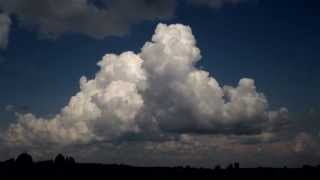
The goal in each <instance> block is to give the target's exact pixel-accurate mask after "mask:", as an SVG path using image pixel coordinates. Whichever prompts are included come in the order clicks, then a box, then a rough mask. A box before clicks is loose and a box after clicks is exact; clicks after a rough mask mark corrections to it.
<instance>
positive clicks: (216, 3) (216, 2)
mask: <svg viewBox="0 0 320 180" xmlns="http://www.w3.org/2000/svg"><path fill="white" fill-rule="evenodd" d="M247 1H250V0H190V2H191V3H193V4H195V5H207V6H209V7H211V8H221V7H223V6H225V5H228V4H230V5H236V4H239V3H242V2H247Z"/></svg>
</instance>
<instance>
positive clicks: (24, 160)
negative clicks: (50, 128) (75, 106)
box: [16, 153, 33, 167]
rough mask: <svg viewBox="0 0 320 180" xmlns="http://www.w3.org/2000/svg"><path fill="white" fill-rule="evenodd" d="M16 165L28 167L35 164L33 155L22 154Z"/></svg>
mask: <svg viewBox="0 0 320 180" xmlns="http://www.w3.org/2000/svg"><path fill="white" fill-rule="evenodd" d="M16 163H17V165H19V166H25V167H28V166H30V165H32V164H33V160H32V157H31V155H29V154H28V153H22V154H20V155H19V156H18V157H17V159H16Z"/></svg>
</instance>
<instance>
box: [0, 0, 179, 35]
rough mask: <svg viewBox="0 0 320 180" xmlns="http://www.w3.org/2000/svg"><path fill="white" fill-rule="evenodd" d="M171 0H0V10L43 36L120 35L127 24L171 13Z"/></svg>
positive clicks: (128, 25) (167, 15)
mask: <svg viewBox="0 0 320 180" xmlns="http://www.w3.org/2000/svg"><path fill="white" fill-rule="evenodd" d="M174 4H175V1H174V0H153V1H146V0H111V1H110V0H10V1H8V0H0V10H2V11H3V12H6V13H8V14H11V15H14V16H16V17H17V19H18V21H19V23H20V24H21V25H22V26H23V27H27V28H30V29H36V31H38V32H40V33H41V34H42V35H46V37H51V38H55V37H58V36H60V35H62V34H65V33H70V32H73V33H80V34H84V35H88V36H90V37H93V38H97V39H101V38H104V37H107V36H122V35H124V34H126V33H127V32H128V30H129V28H130V26H131V25H133V24H136V23H141V22H143V21H146V20H155V19H162V18H168V17H171V16H172V15H173V14H174V8H175V5H174Z"/></svg>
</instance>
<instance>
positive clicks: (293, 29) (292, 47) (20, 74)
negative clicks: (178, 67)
mask: <svg viewBox="0 0 320 180" xmlns="http://www.w3.org/2000/svg"><path fill="white" fill-rule="evenodd" d="M53 1H55V0H43V1H39V0H10V1H9V0H8V1H5V0H0V12H1V13H0V130H1V131H0V136H1V137H0V146H1V145H2V143H3V142H2V135H3V134H6V133H7V132H8V131H6V130H7V128H8V126H9V125H14V122H16V121H17V117H16V116H15V112H18V113H20V114H24V113H32V114H34V115H36V116H37V117H43V118H44V119H47V120H48V119H50V118H48V117H53V116H54V115H56V114H57V113H59V112H60V110H61V108H63V107H65V106H66V105H67V104H68V102H69V99H70V97H72V96H74V95H75V94H76V93H77V92H79V79H80V77H81V76H87V77H88V78H94V77H95V73H96V72H97V71H98V70H99V67H98V66H97V65H96V63H97V62H99V61H100V60H101V59H102V57H103V56H104V55H105V54H107V53H116V54H119V53H122V52H124V51H134V52H136V53H138V52H140V49H141V48H142V46H143V45H144V44H145V42H146V41H150V40H151V37H152V35H153V34H154V30H155V28H156V26H157V24H158V23H160V22H162V23H166V24H175V23H181V24H185V25H189V26H190V27H191V28H192V31H193V35H194V36H195V38H196V41H197V46H198V47H199V49H200V50H201V55H202V59H201V61H199V62H198V64H197V65H196V66H197V67H199V68H201V69H204V70H206V71H208V72H209V73H210V75H211V76H213V77H214V78H215V79H216V80H217V81H218V82H219V83H220V85H221V86H224V85H232V86H237V84H238V81H239V79H241V78H244V77H247V78H252V79H254V80H255V82H256V87H257V91H258V92H263V93H264V94H265V95H266V96H267V101H268V103H269V106H270V109H271V110H276V112H277V113H279V114H281V112H282V113H283V111H281V110H279V109H280V108H281V107H286V108H288V110H289V118H288V119H289V122H287V121H286V120H287V118H286V117H285V118H282V116H280V115H279V114H278V115H279V117H280V118H279V119H278V117H276V118H274V119H276V120H279V121H280V122H274V121H273V120H272V118H270V117H271V116H269V115H270V114H272V113H270V111H269V110H270V109H267V110H266V109H263V111H262V114H263V115H262V116H261V117H264V118H265V117H266V118H265V119H267V120H270V121H268V123H270V124H271V125H270V127H273V126H274V125H276V126H277V127H275V128H274V127H273V128H271V130H270V129H267V128H266V129H267V130H266V131H261V132H257V131H255V132H254V133H253V134H250V132H249V133H247V134H245V133H244V134H241V133H238V134H237V132H241V130H242V129H241V128H244V130H243V132H245V131H246V130H247V129H246V127H251V125H253V126H252V127H255V126H254V125H255V124H254V122H258V120H259V118H258V120H257V119H254V120H253V121H252V119H251V120H250V118H249V120H248V121H246V122H247V123H248V124H244V125H243V126H241V125H242V124H241V123H239V124H236V125H239V127H237V126H236V125H235V126H230V127H229V128H230V129H231V130H229V131H228V128H225V129H223V128H221V133H220V134H219V131H217V132H213V131H212V132H210V131H208V132H207V131H206V130H208V129H209V130H210V127H208V129H205V130H203V129H200V130H199V129H195V130H194V131H191V132H189V134H183V133H181V132H180V131H177V132H175V133H173V134H172V132H171V131H170V130H171V129H169V131H168V132H167V131H166V130H167V129H165V128H164V129H161V128H162V127H160V126H159V129H161V132H164V133H165V135H166V136H165V137H164V139H161V138H159V139H160V140H159V139H157V138H155V139H156V140H155V141H154V142H153V141H152V140H153V139H152V138H153V136H155V137H157V135H158V134H157V133H159V132H158V131H156V132H155V133H154V132H153V133H154V134H153V133H151V135H150V136H151V137H150V139H152V140H151V141H150V142H149V140H150V139H148V138H149V134H148V133H149V131H148V130H149V129H147V128H145V129H147V131H145V132H144V131H142V133H141V134H131V133H132V132H131V131H129V133H128V134H125V133H124V134H125V135H124V136H123V137H121V138H123V139H125V140H127V139H126V138H128V139H129V140H128V141H126V143H124V144H121V143H119V144H120V145H119V144H112V145H110V144H108V143H106V142H104V141H102V142H98V141H97V142H96V141H90V143H88V144H82V145H79V144H77V143H78V142H77V141H75V142H76V143H75V144H72V143H71V145H70V146H67V147H64V146H63V145H64V144H63V143H61V144H62V145H61V144H59V143H60V142H59V143H58V145H57V144H53V146H50V148H48V149H49V150H50V151H51V150H52V151H51V152H55V151H58V152H66V153H68V152H70V153H71V154H72V155H75V156H76V157H78V158H80V159H81V158H82V159H81V160H84V161H86V160H88V161H103V162H105V161H107V162H108V161H110V162H112V163H114V162H120V163H123V162H124V163H132V164H138V165H145V164H147V165H148V164H150V165H168V164H169V165H177V162H181V163H184V164H195V165H198V166H199V165H200V166H202V165H203V166H211V165H212V163H213V162H212V161H211V160H212V159H214V160H216V162H218V163H220V162H221V163H227V162H229V161H230V160H232V161H234V160H239V161H241V160H242V161H243V162H244V163H246V165H247V166H251V165H252V166H257V165H260V164H259V163H260V162H261V163H264V164H266V165H275V166H277V165H281V166H282V165H284V164H290V165H292V166H297V165H300V164H301V163H302V162H303V163H315V160H317V158H319V157H320V154H319V153H314V152H319V149H320V139H319V137H320V136H319V135H320V133H319V132H320V131H319V129H320V121H319V120H320V119H319V117H320V104H319V102H320V96H319V92H320V79H319V77H320V61H319V59H320V46H319V42H320V24H319V20H320V2H319V1H316V0H243V1H241V0H240V1H239V2H238V1H234V2H236V3H234V4H232V3H231V4H230V1H225V0H201V2H200V1H196V0H187V1H186V0H161V1H159V0H153V1H143V0H134V1H133V0H121V1H111V0H89V1H90V2H95V5H96V6H94V8H93V9H92V7H93V6H92V4H90V5H89V4H87V3H86V2H87V1H85V0H81V1H80V0H79V1H64V0H60V1H55V2H57V3H55V4H54V5H52V2H53ZM40 2H41V3H40ZM83 2H85V3H83ZM216 2H225V4H223V5H222V6H217V5H216V4H215V3H216ZM81 3H82V4H81ZM53 7H54V8H53ZM95 12H98V13H97V14H95ZM105 12H108V13H110V14H111V15H112V17H111V18H110V17H109V16H106V15H105ZM6 14H8V15H9V16H8V15H6ZM6 16H7V18H6ZM113 18H114V19H113ZM6 19H7V20H6ZM10 21H11V25H10V23H8V22H10ZM8 24H9V26H10V28H9V38H8V45H7V47H5V48H4V47H2V46H4V45H3V44H1V43H3V39H5V38H4V36H3V34H5V33H3V32H4V30H5V29H6V28H8V27H9V26H8ZM175 28H176V27H175ZM180 28H181V27H180ZM183 28H184V27H183ZM183 30H185V29H183ZM1 41H2V42H1ZM156 65H157V64H156ZM121 72H122V71H121ZM183 82H184V81H183ZM244 84H248V81H246V82H245V83H244ZM249 84H250V82H249ZM153 85H154V84H153ZM156 85H157V84H156ZM201 85H203V84H201ZM108 87H109V85H108ZM155 87H158V86H155ZM155 89H156V88H155ZM155 91H156V90H155ZM160 91H161V90H160ZM160 91H159V92H160ZM201 92H205V91H201ZM210 92H213V91H210ZM146 94H147V93H146ZM151 94H152V93H151ZM204 94H205V93H204ZM147 95H148V94H147ZM174 95H175V94H174V93H173V96H174ZM239 96H241V95H239ZM188 97H190V96H188ZM204 97H206V96H204ZM90 98H92V97H90ZM143 98H146V99H147V98H148V96H146V95H145V94H144V95H143ZM255 98H256V99H259V98H260V99H263V98H261V97H258V98H257V97H255ZM255 98H253V99H254V100H256V99H255ZM159 99H160V98H159ZM190 99H191V98H190ZM147 100H148V99H147ZM157 100H158V99H157ZM90 101H91V100H90ZM168 101H170V100H168ZM160 102H162V101H160ZM182 102H183V103H184V101H182ZM201 102H202V101H201ZM208 102H209V101H208ZM157 103H158V102H156V103H155V104H157ZM210 103H211V101H210ZM80 104H81V103H80ZM151 104H152V103H151ZM164 104H165V103H164ZM213 104H214V103H213ZM157 105H159V107H160V110H162V109H166V108H167V107H165V108H163V106H160V105H163V104H161V103H159V104H157ZM179 105H180V104H179ZM210 105H211V104H210ZM110 106H111V105H110ZM223 106H224V104H223ZM240 106H241V105H240ZM76 107H77V106H76ZM178 107H179V106H178ZM182 107H183V106H182ZM192 107H193V106H192ZM235 107H236V108H237V107H238V106H235ZM249 107H250V106H249ZM161 108H162V109H161ZM98 109H99V108H98ZM106 109H107V108H106ZM146 109H147V110H148V108H146ZM150 109H151V108H150ZM177 109H179V108H177ZM195 109H196V108H195ZM240 109H241V107H240ZM253 109H254V108H253ZM257 109H259V107H258V108H257ZM107 110H108V109H107ZM192 110H193V109H192ZM282 110H283V109H282ZM151 111H152V110H151ZM75 112H76V113H77V111H76V110H75ZM139 112H140V111H139ZM165 112H166V111H165ZM168 112H169V111H168ZM177 112H179V111H177ZM181 112H182V111H181ZM76 113H74V114H76ZM260 113H261V112H260ZM71 114H72V113H71ZM93 114H94V113H93ZM141 114H143V113H141ZM146 114H147V115H150V114H151V115H153V112H151V113H149V114H148V113H146ZM181 114H182V115H181ZM181 114H174V115H175V116H179V117H181V119H183V118H185V116H187V115H185V116H184V114H183V113H181ZM284 114H285V115H286V111H285V112H284ZM59 115H61V114H59ZM107 115H109V114H107ZM180 115H181V116H180ZM236 115H237V114H236ZM260 115H261V114H260ZM169 116H170V114H169ZM110 117H113V116H110ZM146 117H147V118H149V116H146ZM219 117H220V116H219ZM259 117H260V116H259ZM59 118H60V117H59ZM59 118H52V119H53V120H52V119H51V122H52V121H54V120H55V121H58V122H59V123H61V122H60V121H65V120H66V121H68V120H70V119H68V118H65V117H62V118H60V119H59ZM85 118H87V117H85ZM85 118H84V119H85ZM104 118H106V119H104ZM108 118H109V116H106V117H102V118H100V119H99V118H96V119H95V120H96V121H93V122H94V123H95V122H98V123H99V120H101V119H102V121H103V123H104V121H105V122H109V120H110V119H108ZM188 118H189V119H191V120H192V118H193V117H188ZM211 118H212V117H211ZM214 118H215V117H214ZM214 118H213V119H214ZM254 118H256V117H254ZM22 119H23V118H22ZM31 119H32V118H31ZM57 119H58V120H57ZM97 119H98V120H97ZM142 119H143V118H142ZM149 119H151V118H149ZM159 119H160V120H161V117H160V118H159ZM239 119H240V120H239V122H242V121H241V120H242V117H239ZM32 120H33V122H30V119H29V120H28V117H27V118H26V120H25V122H22V123H20V122H19V123H17V124H16V125H17V126H21V125H22V126H26V127H23V128H24V129H23V128H22V130H24V131H22V130H21V129H19V127H18V128H11V129H10V128H9V129H10V130H12V132H13V135H12V137H13V140H15V139H14V138H16V137H18V138H19V137H20V136H19V135H21V137H22V139H23V138H24V137H26V138H25V139H26V142H27V144H28V143H29V144H32V143H35V144H34V147H31V146H30V148H31V150H34V151H33V152H39V153H38V154H42V155H43V154H44V156H42V157H45V156H46V155H48V152H47V151H46V150H47V144H46V143H47V142H50V143H51V140H52V139H54V140H55V138H56V137H59V135H61V134H60V132H59V131H57V132H55V130H56V129H54V128H53V130H52V131H51V129H50V130H48V129H49V128H47V127H51V126H53V127H55V126H54V125H56V124H54V123H53V125H52V124H49V123H50V122H49V121H45V122H49V123H48V124H46V123H44V121H43V119H37V118H34V119H32ZM71 120H72V119H71ZM85 120H87V119H85ZM169 120H172V119H169ZM176 120H177V122H174V123H176V124H174V125H180V124H183V122H187V123H188V122H189V121H188V120H186V121H179V120H180V119H179V118H177V119H176ZM255 120H257V121H255ZM68 122H69V121H68ZM68 122H66V124H67V123H68ZM70 122H71V121H70ZM74 122H75V121H73V122H72V123H74ZM88 122H89V121H88ZM110 122H113V121H110ZM159 122H161V121H159ZM190 122H191V121H190ZM28 123H30V124H28ZM33 123H34V124H33ZM72 123H71V125H75V124H72ZM86 123H87V122H86ZM103 123H102V125H103ZM273 123H274V124H273ZM277 123H279V124H277ZM61 124H62V125H61ZM61 124H60V125H61V126H63V125H65V124H64V123H63V122H62V123H61ZM88 124H89V123H88ZM111 124H112V123H111ZM120 124H121V123H120ZM150 124H152V123H150ZM191 124H192V123H191ZM33 125H35V127H36V128H34V126H33ZM58 125H59V124H58ZM77 125H78V124H77ZM98 125H99V124H98ZM107 125H109V124H107ZM139 125H140V124H139ZM143 125H145V124H143ZM152 125H153V124H152ZM169 125H171V124H170V123H169ZM231 125H232V123H231ZM17 126H16V127H17ZM115 126H116V127H115V129H117V124H116V125H115ZM157 126H158V125H157ZM213 126H214V128H217V127H218V128H220V126H219V124H218V126H217V127H215V124H214V125H213ZM77 127H78V126H77ZM88 127H89V126H88ZM93 127H94V128H96V124H94V125H93V126H92V127H91V126H90V127H89V128H93ZM130 127H131V126H130ZM147 127H149V126H147ZM222 127H223V126H222ZM37 128H39V129H40V130H39V129H37ZM41 128H42V129H41ZM73 128H74V127H73V126H71V130H74V129H73ZM103 128H107V127H104V126H103ZM112 128H113V127H111V128H110V129H111V130H110V129H107V130H110V131H112ZM237 128H238V129H237ZM75 129H76V130H77V128H75ZM191 129H192V128H191ZM249 129H250V128H249ZM63 130H65V129H62V132H63V133H64V131H63ZM67 130H70V129H67ZM100 130H101V129H99V127H98V131H97V132H96V129H93V130H92V132H93V133H97V134H98V133H100ZM103 130H104V129H103ZM153 130H154V129H152V128H151V130H150V132H151V131H153ZM179 130H180V129H179ZM183 130H184V129H183V128H182V132H184V131H183ZM197 130H198V131H197ZM201 130H202V131H201ZM224 130H227V131H226V132H223V131H224ZM232 130H235V131H237V130H238V131H237V132H234V134H233V132H231V131H232ZM254 130H255V129H254ZM29 131H30V133H29ZM9 132H10V131H9ZM72 132H73V131H72ZM101 132H103V131H101ZM252 132H253V131H252ZM252 132H251V133H252ZM264 132H267V133H264ZM14 133H16V134H14ZM19 133H21V134H19ZM37 133H39V134H40V136H41V137H40V136H39V135H38V134H37ZM45 133H47V134H45ZM55 133H56V134H55ZM63 133H62V134H63ZM81 133H82V131H81V132H80V134H81ZM107 133H109V132H107ZM126 133H127V132H126ZM144 133H146V134H144ZM186 133H188V129H187V130H186ZM210 133H211V134H210ZM215 133H217V134H215ZM15 135H16V136H15ZM42 135H43V136H44V138H42ZM67 135H68V134H67ZM72 135H74V134H72ZM76 135H77V134H76ZM37 136H39V137H40V138H39V139H37V138H38V137H37ZM51 136H52V137H53V138H52V137H51ZM167 136H168V137H167ZM8 137H9V136H6V137H5V138H3V139H5V140H6V138H8ZM45 137H47V138H48V141H46V139H45ZM66 137H67V136H66ZM80 137H81V136H80ZM139 137H140V138H141V137H147V138H146V139H147V141H146V142H145V141H143V140H142V141H137V142H135V138H137V139H139ZM28 138H30V139H28ZM50 138H51V139H50ZM121 138H119V139H120V140H119V139H116V138H115V139H116V140H115V142H117V141H119V142H120V141H121ZM166 138H168V139H166ZM170 138H171V139H170ZM174 138H176V139H175V140H174V141H175V142H174V144H171V143H172V142H171V141H172V139H174ZM8 139H9V140H12V139H10V138H8ZM84 139H86V137H85V138H84ZM132 139H133V140H132ZM142 139H143V138H142ZM28 140H30V141H28ZM112 140H114V139H112ZM41 141H44V142H43V144H44V145H45V147H46V148H42V149H41V147H42V146H41V145H43V144H41ZM9 142H12V141H9ZM39 142H40V145H39V146H38V144H37V143H39ZM66 142H68V141H66ZM168 142H169V143H168ZM55 143H56V142H55ZM112 143H113V142H112ZM166 143H168V144H166ZM29 144H28V145H29ZM48 144H49V143H48ZM80 144H81V143H80ZM198 144H200V145H201V147H199V146H198ZM18 145H21V146H22V147H23V145H24V144H23V143H21V144H18ZM60 145H61V146H60ZM72 145H74V146H72ZM78 145H79V146H78ZM117 145H119V147H118V146H117ZM167 145H169V146H168V147H167ZM171 145H172V146H173V145H176V146H174V148H176V149H174V148H173V149H174V150H172V149H171V150H172V151H170V148H172V146H171ZM188 145H190V147H189V146H188ZM153 146H154V147H153ZM39 147H40V148H39ZM56 147H58V149H55V148H56ZM60 147H62V148H61V149H59V148H60ZM92 147H93V148H92ZM146 147H148V148H150V147H151V148H150V149H151V150H153V149H157V148H159V149H160V150H159V151H157V152H156V151H150V149H148V148H146ZM185 147H186V149H183V148H185ZM202 147H203V148H202ZM9 148H10V147H9ZM23 148H25V147H23ZM32 148H33V149H32ZM63 148H64V149H63ZM81 148H83V149H81ZM181 148H182V151H181ZM79 149H81V150H83V151H84V152H87V154H85V155H84V156H81V150H79ZM92 149H98V150H99V151H98V153H96V152H95V151H91V150H92ZM168 149H169V150H168ZM190 149H194V150H195V151H192V152H191V151H190ZM234 149H236V150H234ZM14 150H15V151H17V152H18V151H19V150H21V149H19V148H18V146H17V148H15V149H14ZM22 150H23V151H25V150H26V149H22ZM27 150H30V149H27ZM163 150H164V151H163ZM183 150H185V151H183ZM0 152H1V153H0V159H4V158H7V156H9V155H7V154H10V153H11V152H13V153H14V151H12V150H11V149H9V150H8V148H7V147H5V146H3V148H0ZM2 152H3V153H2ZM79 152H80V155H79ZM90 152H92V154H90ZM141 152H142V153H141ZM181 152H182V153H181ZM179 153H181V154H179ZM189 153H191V155H190V154H189ZM192 153H196V155H195V154H192ZM141 154H143V155H146V156H148V158H141ZM78 155H79V156H78ZM198 155H201V157H199V158H198ZM251 156H252V157H251ZM317 163H318V162H317ZM178 165H181V164H178Z"/></svg>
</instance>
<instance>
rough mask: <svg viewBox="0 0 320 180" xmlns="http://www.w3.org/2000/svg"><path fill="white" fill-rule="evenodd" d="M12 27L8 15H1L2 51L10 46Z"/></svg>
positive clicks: (0, 37)
mask: <svg viewBox="0 0 320 180" xmlns="http://www.w3.org/2000/svg"><path fill="white" fill-rule="evenodd" d="M10 25H11V20H10V18H9V16H8V15H6V14H0V48H1V49H5V48H7V46H8V38H9V32H10ZM0 61H1V59H0ZM0 63H1V62H0Z"/></svg>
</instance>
